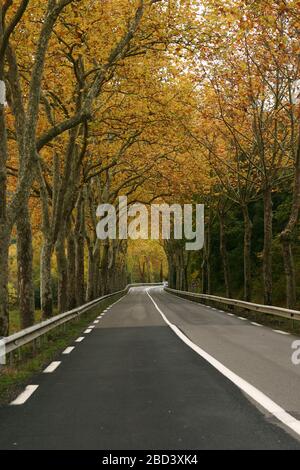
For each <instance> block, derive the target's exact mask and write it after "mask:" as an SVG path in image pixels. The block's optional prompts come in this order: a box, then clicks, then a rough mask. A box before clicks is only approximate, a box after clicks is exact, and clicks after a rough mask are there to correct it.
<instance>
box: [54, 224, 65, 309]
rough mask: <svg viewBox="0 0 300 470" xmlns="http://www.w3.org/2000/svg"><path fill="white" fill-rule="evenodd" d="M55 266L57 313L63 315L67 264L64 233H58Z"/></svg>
mask: <svg viewBox="0 0 300 470" xmlns="http://www.w3.org/2000/svg"><path fill="white" fill-rule="evenodd" d="M55 252H56V264H57V281H58V285H57V306H58V312H59V313H63V312H66V311H67V310H68V263H67V258H66V251H65V237H64V232H62V233H60V235H59V237H58V239H57V242H56V245H55Z"/></svg>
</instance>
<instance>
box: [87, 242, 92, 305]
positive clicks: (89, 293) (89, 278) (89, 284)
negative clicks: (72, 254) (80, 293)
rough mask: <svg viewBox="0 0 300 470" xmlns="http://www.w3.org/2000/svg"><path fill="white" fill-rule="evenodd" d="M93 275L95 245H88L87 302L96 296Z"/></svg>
mask: <svg viewBox="0 0 300 470" xmlns="http://www.w3.org/2000/svg"><path fill="white" fill-rule="evenodd" d="M93 277H94V255H93V247H92V246H88V272H87V288H86V301H87V302H90V301H91V300H93V298H94V295H93V294H94V289H93Z"/></svg>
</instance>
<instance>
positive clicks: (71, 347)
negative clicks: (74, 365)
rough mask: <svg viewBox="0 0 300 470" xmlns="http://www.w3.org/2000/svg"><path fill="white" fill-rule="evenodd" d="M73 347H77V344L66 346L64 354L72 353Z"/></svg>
mask: <svg viewBox="0 0 300 470" xmlns="http://www.w3.org/2000/svg"><path fill="white" fill-rule="evenodd" d="M73 349H75V346H69V347H68V348H66V349H65V350H64V352H63V354H70V353H71V352H72V351H73Z"/></svg>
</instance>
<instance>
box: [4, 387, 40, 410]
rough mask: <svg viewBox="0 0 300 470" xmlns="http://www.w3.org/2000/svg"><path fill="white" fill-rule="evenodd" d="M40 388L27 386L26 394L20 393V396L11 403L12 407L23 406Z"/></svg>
mask: <svg viewBox="0 0 300 470" xmlns="http://www.w3.org/2000/svg"><path fill="white" fill-rule="evenodd" d="M38 387H39V386H38V385H27V387H26V388H25V390H24V392H22V393H20V395H19V396H18V397H17V398H16V399H15V400H14V401H12V402H11V405H23V403H25V402H26V401H27V400H28V398H30V397H31V395H32V394H33V393H34V392H35V391H36V389H37V388H38Z"/></svg>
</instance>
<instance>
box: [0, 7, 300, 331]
mask: <svg viewBox="0 0 300 470" xmlns="http://www.w3.org/2000/svg"><path fill="white" fill-rule="evenodd" d="M0 17H1V22H0V336H7V335H8V334H10V333H11V332H13V331H16V330H17V329H23V328H26V327H29V326H31V325H32V324H34V323H35V322H37V321H39V320H41V319H48V318H51V317H52V316H53V315H55V314H57V313H61V312H65V311H67V310H71V309H72V308H75V307H76V306H80V305H82V304H84V303H86V302H89V301H91V300H93V299H96V298H98V297H100V296H102V295H104V294H106V293H111V292H114V291H117V290H120V289H122V288H123V287H125V286H126V285H127V284H128V283H131V282H154V281H155V282H156V281H163V280H168V282H169V286H170V287H173V288H176V289H179V290H193V291H198V292H203V293H212V294H222V295H223V296H226V297H233V298H241V299H245V300H247V301H257V302H260V303H265V304H268V305H272V304H273V305H279V306H287V307H288V308H297V307H299V306H300V289H299V281H300V245H299V210H300V71H299V65H300V41H299V39H300V34H299V33H300V1H299V0H268V1H265V0H47V1H46V0H44V1H41V0H16V1H13V0H0ZM121 195H122V196H127V198H128V201H129V203H130V204H134V203H137V202H141V203H143V204H146V205H149V206H150V205H151V204H154V203H162V202H165V203H168V204H174V203H176V204H186V203H194V204H204V205H205V245H204V248H203V250H201V251H196V252H189V251H186V250H185V241H184V240H175V239H170V240H165V241H163V240H159V241H153V240H149V241H148V240H134V241H133V240H123V239H116V240H109V239H107V240H99V239H98V238H97V235H96V226H97V216H96V210H97V207H98V205H99V204H107V203H109V204H112V205H117V202H118V198H119V196H121Z"/></svg>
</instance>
